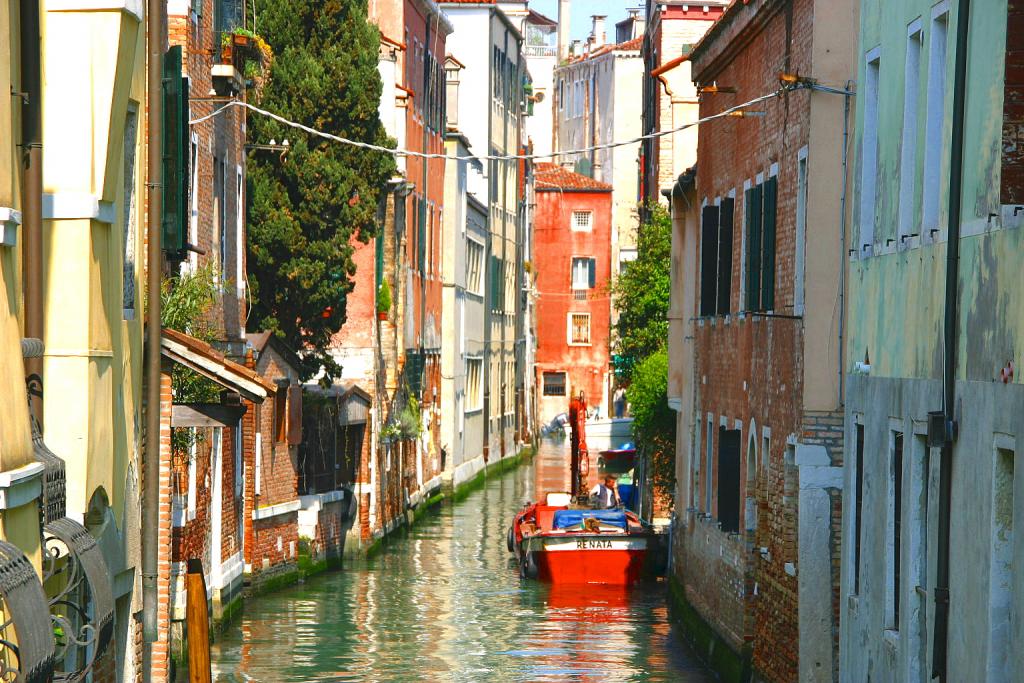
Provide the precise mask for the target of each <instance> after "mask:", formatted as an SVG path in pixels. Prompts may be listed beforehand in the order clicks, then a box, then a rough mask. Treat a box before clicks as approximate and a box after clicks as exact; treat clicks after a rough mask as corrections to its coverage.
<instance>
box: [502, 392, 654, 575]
mask: <svg viewBox="0 0 1024 683" xmlns="http://www.w3.org/2000/svg"><path fill="white" fill-rule="evenodd" d="M586 414H587V410H586V402H585V401H584V399H583V396H582V394H581V395H580V396H579V397H578V398H574V399H572V401H571V403H570V407H569V422H570V426H571V432H570V435H571V442H570V444H571V448H572V450H571V453H572V458H571V468H572V476H571V478H570V481H571V484H572V491H571V492H570V493H564V492H552V493H548V494H546V496H545V499H544V502H543V503H531V504H527V505H526V507H524V508H523V509H522V510H521V511H520V512H519V513H518V514H517V515H516V516H515V519H514V520H513V521H512V526H511V528H509V531H508V547H509V551H510V552H514V553H515V554H516V557H517V558H518V559H519V567H520V573H521V574H522V575H523V576H524V577H526V578H530V579H539V580H541V581H548V582H551V583H555V584H588V583H591V584H593V583H597V584H608V585H628V584H631V583H635V582H636V581H638V580H639V579H640V578H641V577H642V576H643V575H644V573H645V570H646V568H647V567H646V565H647V559H648V556H649V551H650V550H651V549H652V547H653V546H654V545H656V544H657V543H659V542H660V540H661V539H660V538H659V537H660V535H659V534H657V533H656V532H654V531H653V530H652V529H651V528H650V527H649V526H647V525H646V524H644V523H643V522H642V521H641V520H640V518H638V517H637V516H636V515H635V514H633V512H631V511H629V510H623V509H611V510H600V509H594V508H593V507H591V506H590V505H589V495H588V491H587V490H586V477H587V474H588V473H589V467H590V466H589V455H588V453H587V444H586V434H585V431H584V424H585V421H586Z"/></svg>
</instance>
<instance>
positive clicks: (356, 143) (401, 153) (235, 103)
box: [189, 86, 795, 161]
mask: <svg viewBox="0 0 1024 683" xmlns="http://www.w3.org/2000/svg"><path fill="white" fill-rule="evenodd" d="M793 89H795V88H794V87H793V86H784V87H782V88H779V89H778V90H775V91H773V92H770V93H768V94H766V95H761V96H760V97H755V98H754V99H752V100H749V101H747V102H744V103H742V104H737V105H735V106H733V107H729V108H728V109H723V110H722V111H720V112H718V113H717V114H711V115H710V116H705V117H704V118H701V119H697V120H696V121H690V122H689V123H685V124H683V125H681V126H679V127H677V128H673V129H671V130H664V131H657V132H654V133H647V134H646V135H641V136H639V137H636V138H632V139H630V140H621V141H618V142H607V143H603V144H600V145H591V146H590V147H582V148H579V149H569V150H561V151H558V152H551V153H549V154H489V155H486V156H449V155H447V154H438V153H431V152H416V151H413V150H408V149H400V148H393V147H385V146H383V145H375V144H372V143H369V142H362V141H360V140H351V139H349V138H345V137H342V136H340V135H334V134H333V133H327V132H325V131H322V130H317V129H316V128H312V127H310V126H307V125H305V124H302V123H298V122H297V121H291V120H289V119H286V118H285V117H283V116H280V115H279V114H275V113H273V112H270V111H267V110H266V109H261V108H260V107H257V106H256V105H254V104H249V103H248V102H243V101H241V100H232V101H231V102H228V103H227V104H225V105H224V106H222V107H219V108H217V109H215V110H213V111H212V112H210V113H209V114H206V115H205V116H200V117H199V118H196V119H192V120H190V121H189V125H190V126H195V125H198V124H200V123H203V122H205V121H208V120H210V119H212V118H214V117H216V116H219V115H220V114H223V113H224V112H226V111H227V110H229V109H231V108H232V107H242V108H244V109H248V110H249V111H252V112H255V113H257V114H260V115H262V116H266V117H267V118H269V119H273V120H274V121H277V122H278V123H281V124H283V125H285V126H289V127H291V128H295V129H297V130H301V131H303V132H306V133H309V134H310V135H314V136H316V137H321V138H324V139H327V140H331V141H333V142H339V143H341V144H344V145H350V146H352V147H358V148H360V149H367V150H370V151H374V152H382V153H384V154H391V155H393V156H397V157H416V158H419V159H454V160H456V161H471V160H479V161H527V160H533V159H553V158H555V157H558V156H562V155H570V154H587V153H590V152H595V151H598V150H603V149H614V148H616V147H624V146H626V145H635V144H638V143H640V142H643V141H644V140H649V139H654V138H660V137H665V136H666V135H673V134H675V133H679V132H682V131H684V130H686V129H688V128H693V127H694V126H699V125H701V124H703V123H708V122H709V121H714V120H716V119H720V118H725V117H728V116H731V115H733V114H734V113H736V112H739V111H742V110H744V109H746V108H748V107H751V106H753V105H755V104H760V103H761V102H766V101H768V100H771V99H774V98H776V97H779V96H780V95H782V94H784V93H786V92H788V91H790V90H793Z"/></svg>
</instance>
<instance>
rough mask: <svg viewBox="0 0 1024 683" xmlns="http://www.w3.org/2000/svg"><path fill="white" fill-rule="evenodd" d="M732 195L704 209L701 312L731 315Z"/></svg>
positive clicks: (709, 314) (702, 215)
mask: <svg viewBox="0 0 1024 683" xmlns="http://www.w3.org/2000/svg"><path fill="white" fill-rule="evenodd" d="M733 204H734V201H733V199H732V198H731V197H726V198H724V199H722V200H721V202H720V203H719V205H718V206H713V205H708V206H705V207H704V209H703V210H702V212H701V244H700V250H701V252H700V253H701V257H700V258H701V266H700V314H701V315H702V316H711V315H728V313H729V305H730V301H731V299H732V225H733Z"/></svg>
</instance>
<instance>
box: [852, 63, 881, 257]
mask: <svg viewBox="0 0 1024 683" xmlns="http://www.w3.org/2000/svg"><path fill="white" fill-rule="evenodd" d="M881 55H882V50H881V47H876V48H874V49H872V50H869V51H868V52H867V54H865V56H864V94H863V96H862V97H863V99H864V112H863V121H864V124H863V126H862V128H861V169H860V171H861V173H860V221H859V231H858V235H857V253H858V254H859V255H861V256H872V255H873V254H874V245H875V218H876V214H877V208H878V143H879V137H878V127H879V112H878V104H879V99H880V94H881V87H880V84H881V75H882V57H881Z"/></svg>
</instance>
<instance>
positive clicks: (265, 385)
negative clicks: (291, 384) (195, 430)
mask: <svg viewBox="0 0 1024 683" xmlns="http://www.w3.org/2000/svg"><path fill="white" fill-rule="evenodd" d="M160 352H161V354H162V355H164V356H166V357H168V358H170V359H171V360H173V361H175V362H177V363H181V364H182V365H185V366H187V367H189V368H191V369H192V370H194V371H195V372H198V373H199V374H200V375H203V376H205V377H207V378H208V379H211V380H213V381H214V382H216V383H217V384H220V385H221V386H223V387H226V388H228V389H232V390H234V391H237V392H239V393H240V394H242V395H243V396H245V397H246V398H248V399H249V400H251V401H255V402H257V403H261V402H262V401H263V399H264V398H266V397H267V396H268V395H270V394H272V393H273V392H274V391H275V390H276V389H277V386H276V385H275V384H273V383H272V382H271V381H270V380H268V379H264V378H263V377H261V376H260V375H259V373H257V372H256V371H255V370H251V369H249V368H247V367H245V366H244V365H241V364H239V363H236V362H234V361H233V360H230V359H229V358H226V357H225V356H224V354H223V353H221V352H220V351H218V350H217V349H215V348H213V347H212V346H210V345H209V344H207V343H206V342H204V341H202V340H200V339H196V338H195V337H191V336H189V335H187V334H185V333H184V332H178V331H177V330H172V329H170V328H167V327H165V328H163V330H162V333H161V335H160Z"/></svg>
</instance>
